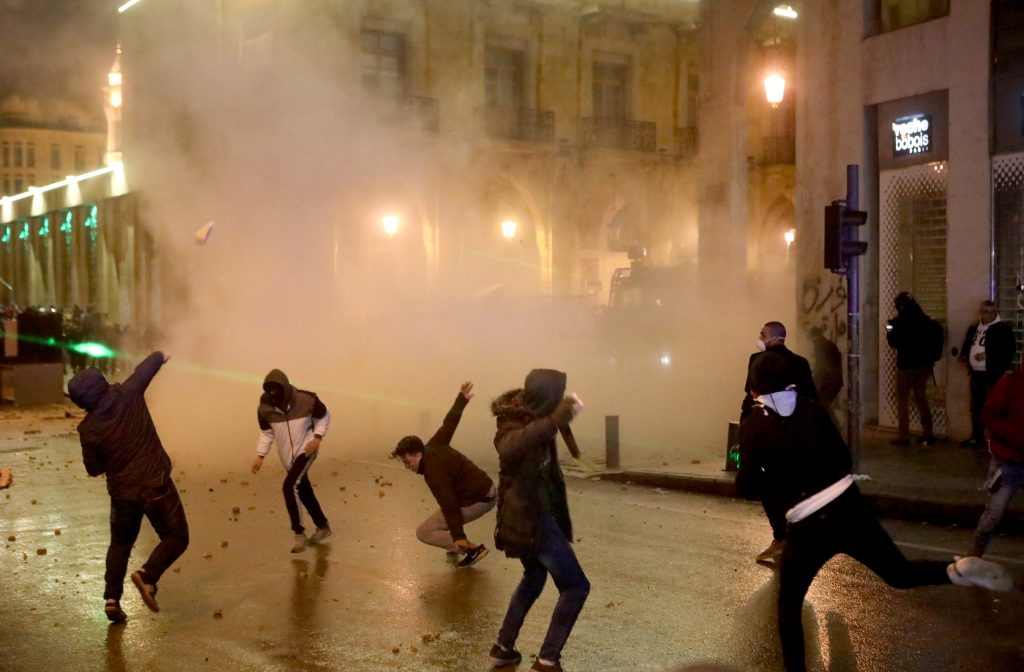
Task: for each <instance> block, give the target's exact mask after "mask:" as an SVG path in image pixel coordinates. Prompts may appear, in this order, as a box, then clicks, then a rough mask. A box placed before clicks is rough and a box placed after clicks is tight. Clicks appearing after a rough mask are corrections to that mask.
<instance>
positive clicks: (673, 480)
mask: <svg viewBox="0 0 1024 672" xmlns="http://www.w3.org/2000/svg"><path fill="white" fill-rule="evenodd" d="M601 479H602V480H605V481H612V482H615V483H627V484H631V485H640V486H644V487H649V488H662V489H664V490H679V491H683V492H691V493H696V494H701V495H716V496H719V497H730V498H732V499H739V497H738V496H737V494H736V487H735V485H734V484H733V477H732V476H720V477H708V476H697V475H694V474H672V473H666V472H654V471H616V472H605V473H602V474H601ZM979 494H980V493H979ZM864 499H865V500H866V501H867V502H868V503H869V504H870V505H871V507H872V508H873V509H874V510H875V511H876V513H878V515H879V516H881V517H882V518H892V519H895V520H907V521H916V522H923V523H931V524H933V525H942V526H947V527H948V526H956V527H964V528H968V529H974V527H975V526H976V525H977V524H978V518H979V517H980V516H981V513H982V511H983V510H984V508H985V507H984V504H983V503H979V504H976V505H975V504H961V503H956V502H935V501H926V500H922V499H916V498H913V497H901V496H899V495H886V494H873V493H866V494H864ZM997 533H1004V534H1014V535H1021V534H1024V512H1022V511H1014V510H1010V511H1007V512H1006V514H1005V515H1004V516H1003V520H1002V522H1001V523H1000V525H999V529H998V530H997Z"/></svg>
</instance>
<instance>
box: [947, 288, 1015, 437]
mask: <svg viewBox="0 0 1024 672" xmlns="http://www.w3.org/2000/svg"><path fill="white" fill-rule="evenodd" d="M1015 354H1017V339H1016V338H1015V337H1014V335H1013V327H1011V326H1010V324H1009V323H1008V322H1003V321H1002V320H1001V319H1000V318H999V311H997V310H996V304H995V303H994V302H993V301H982V302H981V305H980V306H978V321H977V322H975V323H974V324H972V325H971V326H969V327H967V334H966V335H965V336H964V343H963V346H962V347H961V348H960V357H959V360H960V362H961V363H962V364H966V365H967V373H968V375H969V376H970V377H971V436H970V437H968V438H967V439H966V440H965V441H963V442H962V443H961V444H960V445H961V446H965V447H968V446H984V445H985V426H984V425H983V424H982V421H981V409H982V408H984V406H985V399H986V398H987V397H988V393H989V392H990V391H991V390H992V388H993V387H995V384H996V383H997V382H999V379H1000V378H1002V377H1003V374H1004V373H1006V372H1007V371H1009V370H1010V366H1012V364H1013V356H1014V355H1015Z"/></svg>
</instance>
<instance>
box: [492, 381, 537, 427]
mask: <svg viewBox="0 0 1024 672" xmlns="http://www.w3.org/2000/svg"><path fill="white" fill-rule="evenodd" d="M491 415H493V416H494V417H495V418H497V419H498V421H499V422H501V421H502V420H519V421H522V422H524V423H526V422H529V421H530V420H532V419H533V415H531V414H530V411H529V409H528V408H526V402H524V401H523V388H521V387H517V388H516V389H514V390H509V391H507V392H504V393H502V394H501V395H499V396H498V397H497V398H496V399H495V400H494V401H492V402H491Z"/></svg>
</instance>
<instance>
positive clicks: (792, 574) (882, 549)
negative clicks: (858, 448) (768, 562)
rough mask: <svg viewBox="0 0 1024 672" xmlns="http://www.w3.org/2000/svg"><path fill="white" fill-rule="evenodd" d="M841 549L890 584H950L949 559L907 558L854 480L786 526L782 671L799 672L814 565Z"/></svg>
mask: <svg viewBox="0 0 1024 672" xmlns="http://www.w3.org/2000/svg"><path fill="white" fill-rule="evenodd" d="M840 553H845V554H846V555H849V556H850V557H851V558H853V559H854V560H856V561H857V562H860V563H861V564H862V565H864V566H866V567H867V568H868V569H870V570H871V571H872V572H874V573H875V574H877V575H878V576H879V577H880V578H881V579H882V580H883V581H885V582H886V583H887V584H889V585H890V586H892V587H893V588H913V587H915V586H927V585H934V584H943V583H949V577H948V576H947V574H946V566H947V565H948V564H949V562H948V561H930V560H918V561H913V562H911V561H909V560H907V559H906V558H905V557H904V556H903V553H901V552H900V550H899V549H898V548H896V544H895V543H893V541H892V539H891V538H890V537H889V534H888V533H887V532H886V531H885V529H883V528H882V525H881V524H880V523H879V522H878V519H877V518H876V517H875V516H874V514H873V513H872V512H871V511H870V510H868V508H867V506H866V505H865V504H864V502H863V500H862V499H861V497H860V492H859V491H858V490H857V486H856V485H853V486H850V488H849V489H848V490H847V491H846V492H845V493H843V494H842V495H841V496H840V497H839V498H838V499H836V500H835V501H833V502H831V503H829V504H828V505H827V506H825V507H824V508H823V509H821V510H820V511H818V512H816V513H814V514H813V515H811V516H810V517H808V518H805V519H804V520H801V521H800V522H798V523H793V524H791V525H790V526H789V528H788V529H787V530H786V546H785V549H784V550H783V551H782V560H781V562H780V567H779V637H780V639H781V640H782V658H783V661H784V662H785V665H786V670H787V672H804V671H805V670H806V663H805V661H804V630H803V624H802V623H801V620H800V616H801V611H802V610H803V604H804V596H805V595H806V594H807V589H808V588H810V586H811V582H812V581H813V580H814V577H815V576H816V575H817V574H818V570H820V569H821V568H822V566H823V565H824V564H825V563H826V562H828V561H829V560H830V559H831V558H832V557H834V556H836V555H838V554H840Z"/></svg>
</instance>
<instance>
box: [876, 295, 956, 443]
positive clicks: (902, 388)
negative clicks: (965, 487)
mask: <svg viewBox="0 0 1024 672" xmlns="http://www.w3.org/2000/svg"><path fill="white" fill-rule="evenodd" d="M894 304H895V307H896V317H894V318H892V319H891V320H889V323H888V324H886V326H885V340H886V342H887V343H888V344H889V347H891V348H893V349H894V350H896V420H897V425H898V427H899V434H898V435H897V436H896V438H895V439H893V440H892V441H890V442H889V443H891V444H893V445H894V446H905V445H907V444H909V443H910V396H911V395H913V397H914V405H915V406H916V407H917V413H918V415H919V416H920V417H921V431H922V435H921V437H920V438H919V439H918V440H917V442H918V443H920V444H922V445H925V446H930V445H933V444H934V443H935V435H934V434H933V433H932V411H931V408H929V407H928V396H927V391H928V379H929V378H931V377H932V376H933V375H934V374H933V367H934V366H935V362H937V361H938V360H939V359H940V358H941V357H942V342H943V335H942V325H940V324H939V323H938V322H936V321H935V320H933V319H932V318H930V317H928V315H926V314H925V312H924V310H922V309H921V306H920V305H919V304H918V303H917V300H915V299H914V297H913V296H911V295H910V292H900V293H899V294H897V295H896V299H895V300H894ZM936 344H937V347H936Z"/></svg>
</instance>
